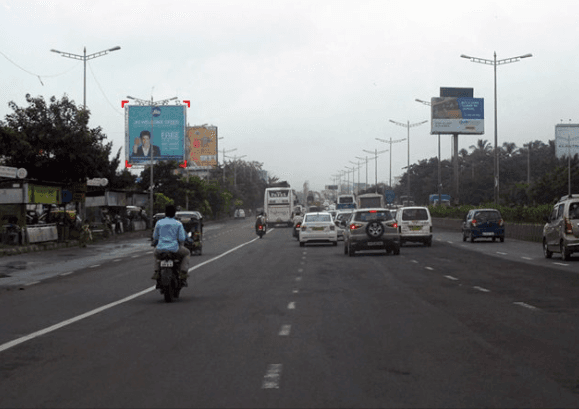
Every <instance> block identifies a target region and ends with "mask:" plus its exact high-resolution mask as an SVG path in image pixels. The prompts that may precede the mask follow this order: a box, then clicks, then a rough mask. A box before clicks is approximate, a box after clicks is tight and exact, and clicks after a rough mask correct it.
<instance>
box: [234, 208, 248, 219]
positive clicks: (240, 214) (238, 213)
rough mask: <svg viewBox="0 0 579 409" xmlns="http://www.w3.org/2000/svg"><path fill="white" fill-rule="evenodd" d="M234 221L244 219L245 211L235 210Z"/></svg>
mask: <svg viewBox="0 0 579 409" xmlns="http://www.w3.org/2000/svg"><path fill="white" fill-rule="evenodd" d="M233 217H234V218H236V219H245V210H243V209H236V210H235V214H234V215H233Z"/></svg>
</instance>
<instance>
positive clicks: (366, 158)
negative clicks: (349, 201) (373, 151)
mask: <svg viewBox="0 0 579 409" xmlns="http://www.w3.org/2000/svg"><path fill="white" fill-rule="evenodd" d="M356 159H360V160H363V161H366V185H365V186H366V189H368V155H366V157H364V158H361V157H359V156H356Z"/></svg>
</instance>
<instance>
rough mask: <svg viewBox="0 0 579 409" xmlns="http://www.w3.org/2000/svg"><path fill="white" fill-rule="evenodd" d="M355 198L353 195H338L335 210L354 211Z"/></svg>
mask: <svg viewBox="0 0 579 409" xmlns="http://www.w3.org/2000/svg"><path fill="white" fill-rule="evenodd" d="M355 208H356V196H354V195H339V196H338V200H337V203H336V210H343V209H355Z"/></svg>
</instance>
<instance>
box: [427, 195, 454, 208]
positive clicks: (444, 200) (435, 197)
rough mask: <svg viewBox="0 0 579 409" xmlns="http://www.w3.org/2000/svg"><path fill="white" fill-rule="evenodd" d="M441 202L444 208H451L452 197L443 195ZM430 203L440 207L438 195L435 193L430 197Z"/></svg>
mask: <svg viewBox="0 0 579 409" xmlns="http://www.w3.org/2000/svg"><path fill="white" fill-rule="evenodd" d="M440 201H441V202H442V205H443V206H450V195H447V194H441V195H440ZM428 203H429V204H430V205H434V206H437V205H438V193H433V194H431V195H430V196H428Z"/></svg>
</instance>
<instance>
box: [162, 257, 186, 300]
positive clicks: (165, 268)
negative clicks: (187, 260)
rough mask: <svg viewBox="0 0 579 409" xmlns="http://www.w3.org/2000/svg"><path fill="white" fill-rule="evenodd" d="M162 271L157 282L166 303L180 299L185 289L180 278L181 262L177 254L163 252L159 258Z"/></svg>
mask: <svg viewBox="0 0 579 409" xmlns="http://www.w3.org/2000/svg"><path fill="white" fill-rule="evenodd" d="M159 259H160V265H161V271H160V273H159V279H158V280H157V288H158V289H159V291H160V292H161V294H163V296H164V297H165V302H172V301H173V300H174V299H177V298H179V293H180V292H181V289H182V288H183V280H181V279H180V278H179V267H180V264H181V262H180V261H179V258H178V256H177V255H176V254H175V253H170V252H162V253H161V255H160V256H159Z"/></svg>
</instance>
